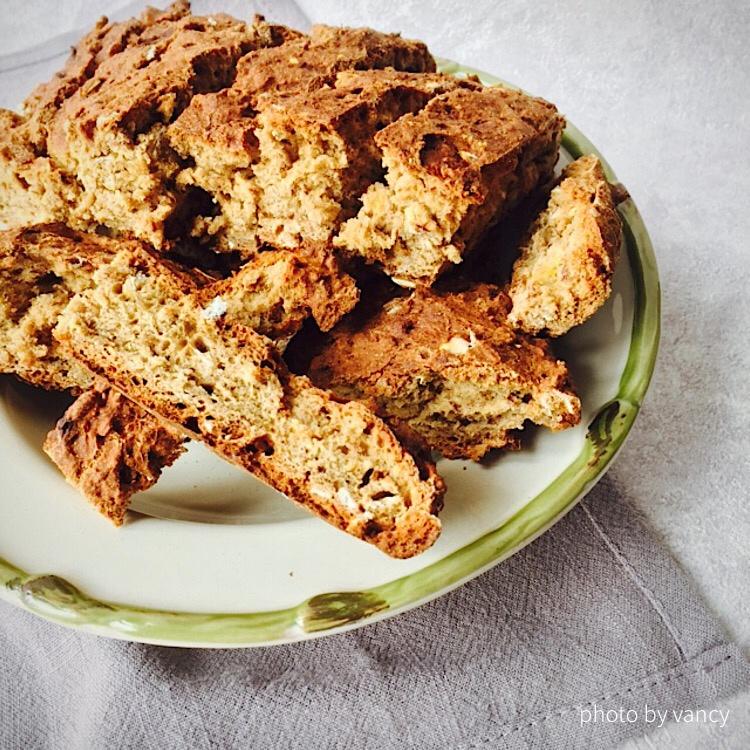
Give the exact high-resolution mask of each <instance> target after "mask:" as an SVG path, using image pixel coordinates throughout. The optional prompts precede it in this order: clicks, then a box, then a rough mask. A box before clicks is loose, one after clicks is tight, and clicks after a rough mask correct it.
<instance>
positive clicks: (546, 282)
mask: <svg viewBox="0 0 750 750" xmlns="http://www.w3.org/2000/svg"><path fill="white" fill-rule="evenodd" d="M620 242H621V229H620V222H619V219H618V217H617V212H616V209H615V207H614V203H613V200H612V193H611V190H610V187H609V184H608V183H607V180H606V178H605V176H604V173H603V171H602V169H601V165H600V163H599V161H598V159H597V158H596V157H595V156H585V157H581V158H580V159H578V160H577V161H575V162H573V163H572V164H571V165H569V166H568V167H567V169H566V170H565V171H564V172H563V176H562V181H561V182H560V184H559V185H558V186H557V187H555V188H554V190H553V191H552V193H551V195H550V198H549V203H548V205H547V207H546V209H545V210H544V211H543V212H542V213H541V214H540V215H539V216H538V217H537V219H536V220H535V222H534V224H533V225H532V227H531V229H530V233H529V236H528V238H527V240H526V241H525V242H524V244H523V246H522V248H521V254H520V257H519V259H518V260H517V261H516V263H515V265H514V267H513V275H512V278H511V284H510V290H509V294H510V296H511V298H512V300H513V309H512V311H511V321H512V322H513V323H514V324H516V325H518V326H519V327H520V328H522V329H523V330H525V331H528V332H530V333H535V334H536V333H539V332H542V331H544V332H547V333H548V334H549V335H551V336H560V335H562V334H563V333H566V332H567V331H568V330H570V329H571V328H572V327H573V326H576V325H580V324H581V323H583V322H584V321H586V320H587V319H588V318H590V317H591V316H592V315H593V314H594V313H595V312H596V311H597V310H598V309H599V308H600V307H601V306H602V305H603V304H604V302H605V301H606V300H607V298H608V297H609V294H610V291H611V286H612V275H613V273H614V268H615V264H616V262H617V257H618V255H619V250H620Z"/></svg>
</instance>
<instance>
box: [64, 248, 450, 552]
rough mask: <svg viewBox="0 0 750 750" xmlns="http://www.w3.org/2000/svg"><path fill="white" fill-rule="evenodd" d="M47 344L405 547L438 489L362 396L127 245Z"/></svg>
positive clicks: (365, 530)
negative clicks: (350, 395) (312, 371)
mask: <svg viewBox="0 0 750 750" xmlns="http://www.w3.org/2000/svg"><path fill="white" fill-rule="evenodd" d="M55 335H56V337H57V338H58V340H59V341H60V342H61V343H62V344H63V345H64V346H65V347H66V348H67V349H68V350H69V351H70V352H71V353H72V354H73V355H74V356H75V357H77V358H78V359H79V360H80V361H82V362H83V363H85V364H86V366H87V367H88V368H89V369H90V370H91V371H92V372H95V373H97V374H98V375H100V376H101V377H103V378H104V379H105V380H107V382H109V383H111V384H113V385H114V386H115V387H116V388H117V389H118V390H119V391H120V392H122V393H124V394H125V395H127V396H128V397H129V398H131V399H132V400H133V401H135V402H137V403H139V404H141V405H142V406H144V407H145V408H146V409H147V410H148V411H150V412H152V413H154V414H156V415H158V416H159V417H161V418H162V419H164V420H165V421H166V422H168V423H169V424H171V425H173V426H175V427H179V428H180V429H182V430H183V431H184V432H185V434H186V435H188V436H190V437H194V438H197V439H200V440H202V441H203V442H204V443H206V444H207V445H208V446H209V447H211V448H212V449H213V450H215V451H216V452H217V453H218V454H219V455H221V456H223V457H224V458H226V459H227V460H229V461H232V462H234V463H236V464H238V465H240V466H242V467H244V468H246V469H247V470H249V471H251V472H252V473H253V474H255V475H256V476H258V477H259V478H260V479H262V480H263V481H265V482H267V483H268V484H270V485H271V486H272V487H275V488H276V489H278V490H279V491H281V492H283V493H284V494H286V495H287V496H288V497H290V498H291V499H293V500H295V501H296V502H298V503H300V504H301V505H303V506H304V507H306V508H308V509H309V510H311V511H313V512H314V513H316V514H317V515H319V516H320V517H321V518H323V519H325V520H327V521H329V522H330V523H332V524H334V525H336V526H338V527H339V528H342V529H344V530H346V531H347V532H348V533H350V534H353V535H354V536H357V537H359V538H362V539H365V540H367V541H369V542H371V543H373V544H375V545H376V546H378V547H380V548H381V549H383V550H384V551H386V552H388V554H390V555H393V556H394V557H409V556H411V555H413V554H415V553H417V552H420V551H422V550H423V549H425V548H426V547H428V546H430V545H431V544H432V543H433V542H434V540H435V538H436V537H437V535H438V533H439V530H440V522H439V521H438V519H437V517H436V514H437V512H438V511H439V509H440V507H441V505H442V496H443V492H444V487H443V483H442V480H441V479H440V477H439V476H438V475H437V474H436V472H435V470H434V465H433V464H432V463H431V462H429V461H428V460H425V459H423V458H422V457H421V455H420V451H419V450H418V449H417V450H414V451H413V452H410V451H409V449H408V446H405V445H404V444H403V443H402V442H400V441H399V440H398V439H397V437H396V436H395V435H394V433H393V432H392V431H391V430H390V429H389V428H388V427H387V426H386V424H385V423H384V422H382V421H381V420H380V419H378V417H376V416H375V415H374V414H373V413H372V412H371V411H370V410H369V409H368V408H367V407H366V406H365V405H364V404H360V403H358V402H348V403H343V402H341V401H338V400H336V399H335V398H333V397H332V395H331V394H329V393H327V392H325V391H322V390H320V389H318V388H315V387H314V386H313V385H312V384H311V383H310V381H309V380H308V379H307V378H305V377H300V376H296V375H292V374H290V373H289V371H288V370H287V368H286V366H285V365H284V363H283V361H282V360H281V358H280V357H279V354H278V350H277V349H276V348H275V347H274V346H273V344H272V342H271V341H270V340H269V339H267V338H266V337H264V336H262V335H260V334H258V333H256V332H255V331H253V330H252V329H251V328H248V327H246V326H240V325H237V324H234V323H231V322H229V321H226V320H224V316H223V314H221V311H217V310H216V309H212V308H211V307H210V306H209V307H201V306H200V304H199V301H198V299H197V297H196V295H195V294H194V293H193V289H192V287H191V286H190V285H189V284H186V282H185V279H184V278H183V276H182V275H181V274H179V273H176V272H175V270H174V269H171V268H169V267H168V266H165V265H164V264H163V263H162V262H160V261H159V259H158V258H156V257H155V256H154V255H153V254H151V253H150V252H149V251H147V250H145V249H139V250H134V249H127V250H123V251H122V252H120V253H118V254H117V255H116V256H115V258H114V260H113V261H112V262H111V263H109V264H107V265H106V266H103V267H102V268H100V269H99V270H98V271H97V272H96V273H95V274H94V285H93V286H92V287H91V288H90V289H88V290H86V291H84V292H82V293H80V294H78V295H76V297H74V298H73V300H72V301H71V302H70V304H69V305H68V307H67V308H66V310H65V312H64V313H63V315H62V316H61V318H60V322H59V323H58V326H57V328H56V331H55Z"/></svg>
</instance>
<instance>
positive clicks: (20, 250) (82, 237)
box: [0, 224, 127, 391]
mask: <svg viewBox="0 0 750 750" xmlns="http://www.w3.org/2000/svg"><path fill="white" fill-rule="evenodd" d="M123 244H124V245H126V246H127V243H126V242H125V243H118V244H117V245H116V246H117V247H121V246H123ZM114 248H115V245H113V243H112V240H109V239H107V238H105V237H98V236H96V235H86V234H83V233H81V232H76V231H74V230H71V229H68V228H67V227H65V226H63V225H62V224H48V225H40V226H36V227H31V228H26V229H18V230H8V231H5V232H2V233H0V372H8V373H15V374H16V375H18V376H19V377H20V378H23V379H24V380H26V381H28V382H29V383H32V384H34V385H39V386H42V387H44V388H50V389H55V390H58V389H66V388H71V389H73V390H74V391H80V390H84V389H86V388H88V387H89V386H90V384H91V375H90V374H89V372H88V371H87V370H86V369H85V368H84V367H82V366H81V365H80V363H78V362H77V361H76V360H74V359H71V358H69V357H68V356H67V355H66V354H65V353H64V352H62V351H61V350H60V347H59V345H58V343H57V341H56V340H55V339H54V338H53V336H52V329H53V328H54V327H55V325H56V323H57V318H58V316H59V315H60V313H61V312H62V310H63V309H64V308H65V306H66V305H67V304H68V302H69V301H70V298H71V297H72V296H73V295H74V294H76V293H77V292H80V291H81V290H83V289H85V288H86V287H88V286H89V285H90V283H91V278H92V275H93V273H94V270H95V269H96V268H98V267H99V266H100V265H102V264H103V263H106V262H108V261H109V260H111V259H112V257H113V256H114Z"/></svg>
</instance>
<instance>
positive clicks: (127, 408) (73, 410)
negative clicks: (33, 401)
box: [44, 382, 185, 526]
mask: <svg viewBox="0 0 750 750" xmlns="http://www.w3.org/2000/svg"><path fill="white" fill-rule="evenodd" d="M184 444H185V436H184V435H183V434H182V432H180V431H178V430H176V429H175V428H173V427H170V426H169V425H167V424H165V423H164V422H163V421H162V420H161V419H159V418H158V417H154V416H152V415H151V414H149V413H148V412H146V411H144V410H143V409H141V407H140V406H137V405H136V404H135V403H133V402H132V401H130V400H128V399H127V398H126V397H125V396H123V395H122V394H120V393H119V392H117V391H115V390H114V389H112V388H110V387H109V386H108V385H107V384H106V383H101V382H100V383H98V384H97V385H96V386H95V387H93V388H91V389H90V390H88V391H86V392H85V393H83V394H81V395H80V396H79V397H78V398H77V399H76V400H75V401H74V402H73V404H72V405H71V406H70V407H69V408H68V409H67V411H66V412H65V414H64V415H63V416H62V418H61V419H60V420H59V421H58V423H57V425H56V426H55V427H54V429H53V430H52V431H51V432H50V433H49V434H48V435H47V439H46V440H45V442H44V451H45V453H47V455H48V456H49V457H50V458H51V459H52V460H53V461H54V462H55V464H57V466H58V468H59V469H60V471H61V472H62V474H63V476H64V477H65V478H66V479H67V480H68V481H69V482H70V483H71V484H72V485H73V486H74V487H76V488H77V489H78V490H79V491H80V492H81V493H82V494H83V495H84V497H86V498H88V499H89V500H90V501H91V502H92V503H93V504H94V506H95V507H96V508H97V509H98V510H99V512H100V513H103V514H104V515H105V516H106V517H107V518H109V520H110V521H112V523H114V524H115V525H116V526H120V525H121V524H122V522H123V520H124V518H125V512H126V511H127V509H128V506H129V505H130V500H131V498H132V496H133V495H135V494H136V493H137V492H143V491H145V490H147V489H148V488H149V487H151V486H153V485H154V484H155V482H156V481H157V480H158V478H159V476H160V475H161V472H162V469H164V468H165V467H167V466H170V465H171V464H173V463H174V462H175V461H176V460H177V458H179V456H180V455H182V453H183V452H184V450H185V448H184Z"/></svg>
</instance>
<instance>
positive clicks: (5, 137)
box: [0, 109, 70, 230]
mask: <svg viewBox="0 0 750 750" xmlns="http://www.w3.org/2000/svg"><path fill="white" fill-rule="evenodd" d="M69 193H70V186H69V185H68V184H67V183H66V180H65V178H64V177H63V175H62V173H60V171H59V170H57V169H55V167H54V165H53V164H52V163H51V162H50V161H49V159H46V158H44V157H42V156H39V154H38V153H37V151H36V150H35V148H34V146H33V144H32V143H31V140H30V137H29V131H28V124H27V121H26V120H25V119H24V118H23V117H21V115H18V114H16V113H15V112H10V111H9V110H6V109H0V230H6V229H13V228H16V227H24V226H29V225H31V224H39V223H45V222H52V221H62V220H63V219H64V218H65V216H66V215H67V211H68V207H67V202H66V195H68V194H69Z"/></svg>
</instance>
